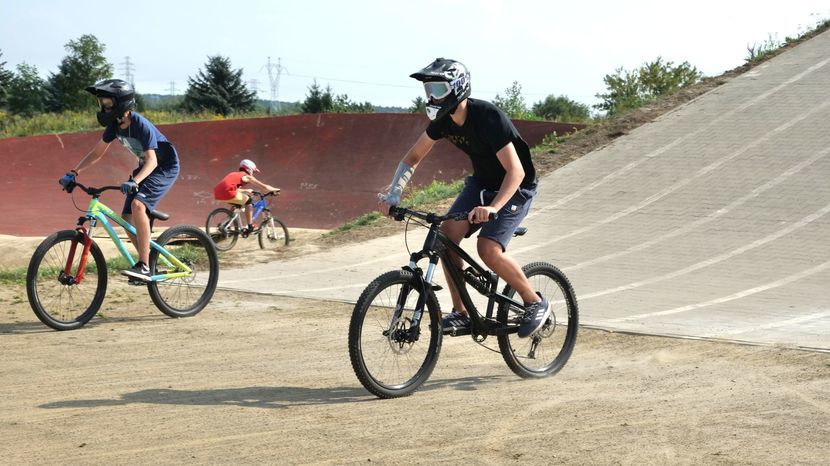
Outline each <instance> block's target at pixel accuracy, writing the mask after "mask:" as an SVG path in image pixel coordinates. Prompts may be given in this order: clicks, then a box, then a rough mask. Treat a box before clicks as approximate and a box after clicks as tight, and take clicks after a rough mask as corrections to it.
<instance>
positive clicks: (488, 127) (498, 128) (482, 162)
mask: <svg viewBox="0 0 830 466" xmlns="http://www.w3.org/2000/svg"><path fill="white" fill-rule="evenodd" d="M427 136H429V137H430V138H431V139H433V140H436V141H437V140H439V139H441V138H446V139H447V140H449V141H450V142H451V143H453V144H454V145H455V146H456V147H458V148H459V149H461V150H462V151H464V153H465V154H467V155H468V156H469V157H470V161H472V162H473V176H474V177H475V178H476V179H477V180H478V181H479V182H480V183H481V184H482V185H483V186H484V187H486V188H487V189H490V190H493V191H496V190H498V189H499V188H500V187H501V183H502V181H503V180H504V175H505V173H506V172H505V171H504V167H503V166H502V164H501V162H500V161H499V159H498V157H496V153H497V152H498V151H500V150H501V149H502V148H503V147H504V146H506V145H507V144H508V143H510V142H512V143H513V146H514V147H515V148H516V153H517V154H518V155H519V160H520V161H521V162H522V168H524V171H525V177H524V180H522V184H521V187H523V188H532V187H533V186H534V185H535V184H536V169H535V168H534V167H533V162H532V161H531V159H530V148H529V147H528V146H527V143H526V142H525V141H524V139H522V137H521V136H520V135H519V131H518V130H516V127H515V126H513V122H512V121H510V119H509V118H507V115H505V114H504V112H502V111H501V110H499V108H498V107H496V106H495V105H493V104H491V103H490V102H487V101H484V100H476V99H470V98H468V99H467V119H466V120H465V121H464V125H463V126H458V125H456V124H455V122H453V121H452V118H451V117H450V115H449V114H448V115H446V116H445V117H443V118H441V119H440V120H435V121H432V122H430V124H429V126H428V127H427Z"/></svg>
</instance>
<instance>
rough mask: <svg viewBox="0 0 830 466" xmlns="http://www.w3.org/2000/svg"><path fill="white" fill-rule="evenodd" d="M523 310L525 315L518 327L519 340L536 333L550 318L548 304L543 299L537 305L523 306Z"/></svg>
mask: <svg viewBox="0 0 830 466" xmlns="http://www.w3.org/2000/svg"><path fill="white" fill-rule="evenodd" d="M525 309H526V310H525V315H524V317H522V323H521V325H519V332H518V335H519V338H526V337H529V336H531V335H533V334H534V333H536V332H538V331H539V329H540V328H542V326H543V325H545V322H547V320H548V317H550V303H549V302H548V300H547V299H545V298H542V300H541V301H539V302H538V303H533V304H525Z"/></svg>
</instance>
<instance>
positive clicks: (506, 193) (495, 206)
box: [467, 142, 525, 223]
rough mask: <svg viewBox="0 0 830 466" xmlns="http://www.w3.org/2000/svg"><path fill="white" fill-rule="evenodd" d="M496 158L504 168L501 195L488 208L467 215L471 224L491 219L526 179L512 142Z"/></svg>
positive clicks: (481, 208) (474, 210) (482, 207)
mask: <svg viewBox="0 0 830 466" xmlns="http://www.w3.org/2000/svg"><path fill="white" fill-rule="evenodd" d="M496 157H497V158H498V159H499V162H500V163H501V165H502V167H504V171H505V174H504V180H502V182H501V186H500V187H499V193H498V194H496V197H495V198H494V199H493V202H491V203H490V205H488V206H479V207H476V208H475V209H473V210H471V211H470V213H469V214H468V215H467V220H469V221H470V223H484V222H487V221H488V220H489V218H490V214H495V213H498V211H499V210H501V208H502V207H504V205H505V204H507V201H509V200H510V198H511V197H513V194H514V193H515V192H516V190H518V189H519V186H520V185H521V184H522V180H523V179H524V177H525V169H524V168H523V167H522V162H521V160H519V154H517V153H516V148H515V147H513V143H512V142H508V143H507V145H505V146H504V147H502V148H501V149H499V151H498V152H496Z"/></svg>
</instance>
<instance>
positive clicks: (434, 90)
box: [424, 81, 452, 100]
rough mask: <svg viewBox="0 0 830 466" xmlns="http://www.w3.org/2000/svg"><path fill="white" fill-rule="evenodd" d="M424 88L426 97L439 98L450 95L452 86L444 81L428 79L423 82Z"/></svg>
mask: <svg viewBox="0 0 830 466" xmlns="http://www.w3.org/2000/svg"><path fill="white" fill-rule="evenodd" d="M424 90H426V92H427V98H428V99H432V100H441V99H443V98H445V97H447V96H448V95H450V92H452V86H450V83H448V82H446V81H428V82H425V83H424Z"/></svg>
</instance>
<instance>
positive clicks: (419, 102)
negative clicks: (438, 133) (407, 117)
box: [409, 96, 427, 113]
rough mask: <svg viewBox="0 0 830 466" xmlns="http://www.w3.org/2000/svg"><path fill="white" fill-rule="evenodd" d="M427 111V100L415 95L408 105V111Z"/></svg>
mask: <svg viewBox="0 0 830 466" xmlns="http://www.w3.org/2000/svg"><path fill="white" fill-rule="evenodd" d="M426 111H427V101H426V100H425V99H424V98H423V97H421V96H418V97H415V100H413V101H412V106H411V107H409V113H424V112H426Z"/></svg>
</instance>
